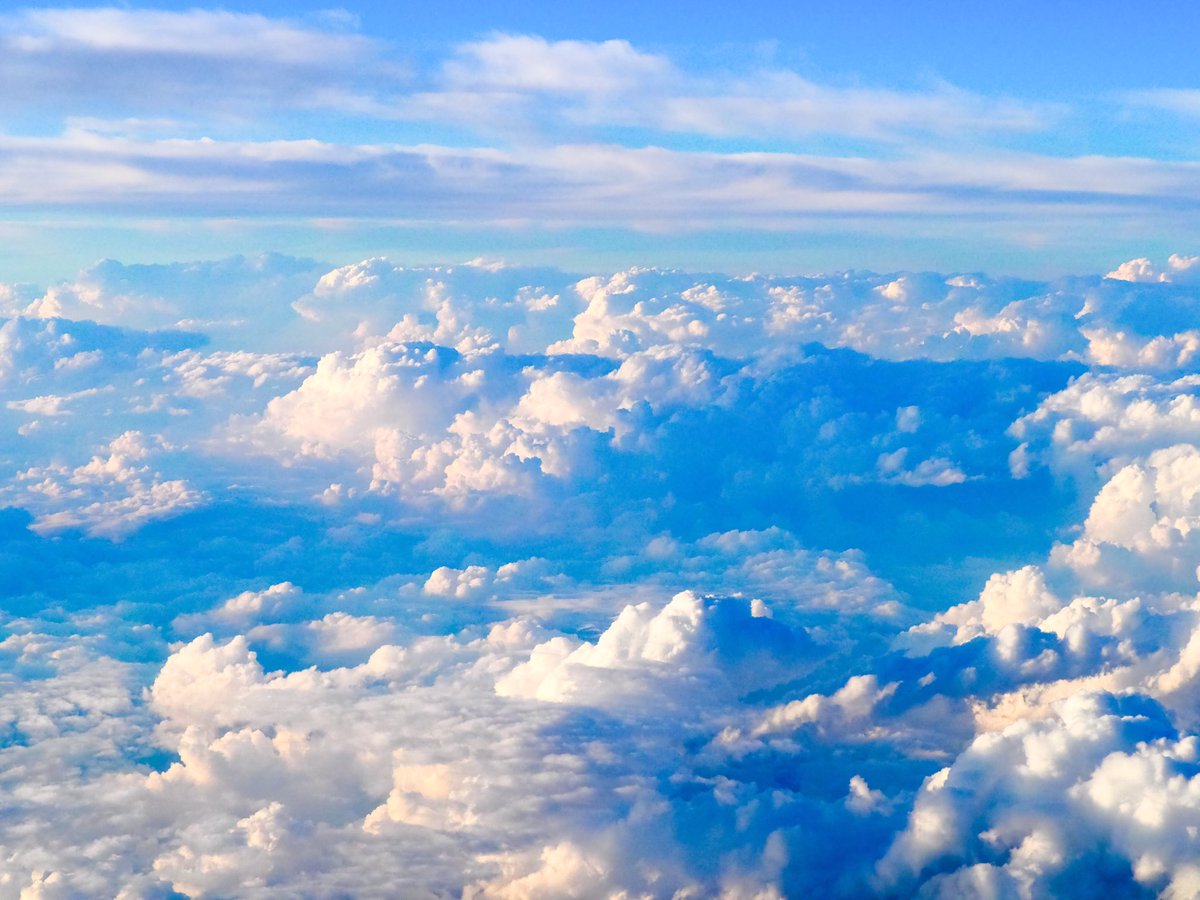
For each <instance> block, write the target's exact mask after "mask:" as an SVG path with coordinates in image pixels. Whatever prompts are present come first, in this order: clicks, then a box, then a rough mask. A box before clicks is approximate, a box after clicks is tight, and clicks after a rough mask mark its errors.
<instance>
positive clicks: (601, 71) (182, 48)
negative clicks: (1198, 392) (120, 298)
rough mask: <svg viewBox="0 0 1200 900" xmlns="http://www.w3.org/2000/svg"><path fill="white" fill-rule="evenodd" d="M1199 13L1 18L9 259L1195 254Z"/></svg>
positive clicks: (821, 259) (1039, 10)
mask: <svg viewBox="0 0 1200 900" xmlns="http://www.w3.org/2000/svg"><path fill="white" fill-rule="evenodd" d="M1192 14H1193V12H1192V11H1191V10H1190V9H1189V8H1188V6H1187V5H1186V4H1171V3H1161V4H1154V5H1152V6H1149V7H1145V8H1138V9H1132V8H1129V7H1128V5H1120V4H1115V3H1102V4H1056V5H1055V6H1054V7H1046V6H1045V5H1044V4H1035V3H1025V4H1016V5H1013V4H984V5H973V6H972V7H969V8H968V7H964V6H963V5H961V4H948V3H916V4H906V5H905V6H903V7H900V6H897V5H895V4H883V3H877V4H871V3H866V4H854V5H852V6H849V7H847V6H842V5H838V6H836V7H835V6H833V5H830V4H805V3H801V4H787V5H775V4H769V3H768V4H755V5H754V6H753V8H751V9H747V10H739V11H738V14H737V15H736V16H734V15H731V14H730V13H729V11H728V10H727V9H726V8H724V7H721V6H718V5H715V4H712V5H705V4H701V5H698V6H697V5H694V4H693V5H682V4H678V5H675V4H655V5H654V6H653V7H649V6H647V5H644V4H635V3H613V4H603V5H600V4H590V5H588V7H587V8H581V7H579V6H578V5H574V4H571V5H563V4H550V3H540V2H535V3H521V4H503V5H497V4H473V3H457V4H453V3H452V4H448V5H440V6H438V7H437V8H436V9H435V8H433V7H425V6H420V5H415V4H414V5H395V4H380V5H371V4H365V5H357V6H354V5H352V6H349V7H347V8H338V9H333V10H331V9H327V8H324V7H321V6H319V5H315V4H299V5H297V4H286V5H282V4H281V5H276V6H272V5H271V4H266V5H263V4H257V5H254V4H231V5H227V6H224V7H221V8H219V9H216V8H207V9H205V8H195V7H193V5H191V4H174V5H172V4H165V5H161V6H157V7H154V8H150V7H144V6H139V5H125V6H120V7H107V6H103V5H90V4H84V5H81V6H80V7H78V8H77V9H75V10H73V11H62V10H56V9H53V8H21V7H15V8H13V9H11V10H8V11H6V12H5V13H4V15H3V16H2V17H0V42H2V43H3V45H4V54H3V58H4V62H3V65H2V67H0V83H2V84H3V85H4V91H3V95H4V100H3V103H2V104H0V140H2V141H3V153H4V158H5V160H6V165H5V167H4V178H5V182H4V190H3V192H2V196H3V201H0V202H2V208H0V229H2V230H3V235H4V250H3V251H0V252H2V255H0V260H2V261H3V263H4V264H5V266H6V268H7V270H8V271H10V272H11V273H12V276H13V277H14V278H18V279H21V280H26V281H35V282H38V283H45V282H48V281H49V280H51V279H52V278H54V277H61V276H63V275H65V274H67V273H68V272H70V271H74V270H75V269H77V268H80V267H82V266H84V265H87V264H89V263H91V262H94V261H96V260H97V259H100V258H104V257H106V256H111V257H118V258H121V259H125V260H128V261H141V262H151V261H156V262H167V261H170V260H173V259H181V258H199V257H212V256H220V255H228V254H230V253H235V252H243V251H246V250H254V251H276V252H286V253H291V254H293V255H303V256H313V257H316V258H321V259H330V260H333V261H335V262H340V263H344V262H350V261H352V260H353V259H354V258H355V257H356V255H361V253H359V251H361V250H364V249H365V250H369V251H370V252H371V253H379V254H387V255H389V256H390V257H393V258H397V259H401V260H404V261H406V262H410V263H433V262H461V261H463V260H465V259H472V258H474V257H476V256H479V255H493V256H503V258H505V259H507V260H510V261H512V262H515V263H519V264H526V265H536V264H552V265H557V266H560V267H565V268H570V269H572V270H576V271H583V270H586V269H588V268H591V267H595V266H599V267H609V268H617V267H622V266H628V265H635V264H641V265H648V264H657V265H664V264H671V265H680V266H685V267H688V268H693V269H710V270H720V271H737V272H750V271H768V272H776V273H780V274H801V273H804V272H811V271H830V270H834V269H840V268H850V267H853V266H869V267H872V268H874V269H877V270H889V269H899V268H915V269H919V268H929V269H939V270H940V269H966V268H968V267H971V266H974V267H975V268H987V269H988V270H989V271H996V272H1003V273H1006V274H1025V275H1039V276H1056V275H1063V274H1070V273H1082V272H1087V271H1092V270H1094V269H1097V268H1100V267H1101V266H1104V265H1112V264H1116V263H1117V262H1119V261H1121V260H1124V259H1129V258H1133V257H1135V256H1139V255H1143V254H1146V253H1157V254H1158V255H1160V256H1165V255H1167V254H1168V253H1170V252H1173V250H1174V249H1175V247H1174V245H1173V244H1172V241H1178V240H1181V239H1194V237H1195V233H1194V230H1195V206H1196V203H1197V200H1198V199H1200V194H1198V192H1197V189H1196V174H1195V172H1196V169H1195V147H1196V141H1197V136H1198V135H1200V130H1198V124H1200V121H1198V113H1197V110H1200V99H1198V98H1200V94H1197V93H1196V91H1197V90H1198V88H1197V87H1196V75H1197V73H1196V64H1195V62H1194V59H1193V58H1192V56H1193V55H1192V54H1191V52H1190V50H1191V48H1190V46H1189V44H1188V40H1187V35H1188V28H1187V27H1186V24H1187V22H1188V21H1189V20H1190V17H1191V16H1192Z"/></svg>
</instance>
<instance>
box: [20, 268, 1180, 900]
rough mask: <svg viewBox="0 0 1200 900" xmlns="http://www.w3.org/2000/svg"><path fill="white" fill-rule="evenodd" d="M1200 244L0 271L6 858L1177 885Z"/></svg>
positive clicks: (937, 885)
mask: <svg viewBox="0 0 1200 900" xmlns="http://www.w3.org/2000/svg"><path fill="white" fill-rule="evenodd" d="M1195 262H1196V260H1195V259H1191V258H1185V257H1172V258H1171V259H1170V260H1169V261H1168V263H1167V264H1165V265H1163V266H1157V265H1155V264H1153V263H1151V262H1150V261H1148V260H1135V261H1132V262H1129V263H1125V264H1123V265H1121V266H1119V267H1118V268H1116V269H1114V270H1113V271H1112V272H1110V273H1109V274H1108V275H1107V276H1103V277H1102V276H1099V275H1097V276H1094V277H1079V278H1073V279H1068V280H1064V281H1061V282H1056V283H1037V282H1029V281H1018V280H1011V279H999V280H998V279H991V278H988V277H986V276H983V275H978V274H975V275H963V274H957V275H933V274H929V273H907V274H903V273H902V274H894V275H886V276H881V275H875V274H871V273H862V272H849V273H841V274H838V275H834V276H820V277H817V276H812V277H803V278H800V277H796V278H774V277H766V276H748V277H737V278H734V277H729V276H723V275H712V274H705V275H697V274H692V273H685V272H676V271H659V270H642V269H634V270H630V271H626V272H620V273H616V274H606V275H600V276H592V277H582V276H579V275H568V274H566V273H562V272H558V271H553V270H532V269H514V268H506V267H503V266H494V265H487V264H483V263H478V262H477V263H473V264H466V265H463V266H454V267H440V268H427V269H411V268H401V267H397V266H394V265H392V264H390V263H388V262H386V261H385V260H379V259H373V260H367V261H364V262H361V263H358V264H354V265H349V266H344V267H341V268H332V267H329V266H323V265H321V264H318V263H315V262H312V261H307V260H295V259H290V258H284V257H273V256H264V257H258V258H252V259H242V258H236V259H231V260H225V261H222V262H218V263H199V264H186V265H185V264H178V265H172V266H124V265H121V264H118V263H114V262H105V263H101V264H99V265H97V266H95V267H93V268H92V269H89V270H87V271H85V272H83V273H81V274H80V275H79V276H77V277H76V278H75V279H74V280H72V281H69V282H63V283H60V284H56V285H52V286H50V287H49V288H41V287H34V286H28V285H11V286H3V285H0V304H2V307H3V311H4V314H5V316H6V318H5V319H4V321H3V324H2V325H0V392H2V393H3V395H4V396H3V406H2V407H0V417H2V418H3V420H4V428H3V431H2V432H0V433H2V434H3V435H4V436H3V437H2V438H0V477H2V480H0V504H2V505H3V507H4V508H3V509H0V529H2V530H0V534H2V535H3V543H2V544H0V563H2V565H3V567H4V571H5V585H6V586H5V589H4V595H3V598H2V603H0V617H2V620H0V628H2V631H0V679H2V680H3V685H4V687H3V691H2V692H0V784H2V785H3V788H2V791H0V806H2V808H3V809H2V814H0V848H2V850H0V896H4V897H7V896H12V897H18V896H41V897H60V896H61V897H75V896H110V895H111V896H125V897H135V896H162V897H166V896H171V895H172V892H175V893H177V894H179V893H181V894H185V895H189V896H198V897H201V896H203V897H220V896H231V895H237V896H268V895H279V894H281V893H282V894H288V895H305V896H364V897H365V896H397V895H403V896H413V897H419V896H434V897H437V896H466V897H477V898H482V897H565V896H566V897H569V896H577V897H609V896H630V897H633V896H637V897H641V896H646V897H680V898H683V897H700V896H713V895H722V896H726V897H730V898H736V897H747V898H748V897H775V896H807V895H820V896H864V895H880V896H907V895H913V894H923V895H928V896H940V895H945V896H963V895H984V896H1010V895H1011V896H1046V895H1072V894H1075V895H1080V896H1094V895H1097V894H1104V895H1110V894H1111V895H1120V896H1126V895H1128V896H1137V895H1140V894H1142V893H1148V894H1153V893H1158V892H1163V893H1166V894H1167V895H1169V896H1180V897H1182V896H1191V895H1193V894H1194V893H1195V892H1196V890H1197V889H1198V886H1200V864H1198V863H1197V860H1200V843H1198V842H1200V838H1197V834H1200V780H1198V773H1200V736H1198V735H1200V692H1198V691H1197V688H1196V684H1197V677H1198V675H1200V601H1198V599H1197V591H1196V588H1197V584H1196V581H1197V567H1198V566H1200V541H1198V540H1197V538H1196V534H1197V533H1198V523H1200V401H1198V399H1197V395H1198V392H1200V360H1197V358H1196V354H1197V351H1198V350H1200V312H1198V310H1200V305H1198V301H1197V299H1196V296H1195V293H1194V292H1195V290H1196V288H1195V287H1194V286H1193V285H1194V282H1195V276H1194V275H1193V270H1194V264H1195Z"/></svg>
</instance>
